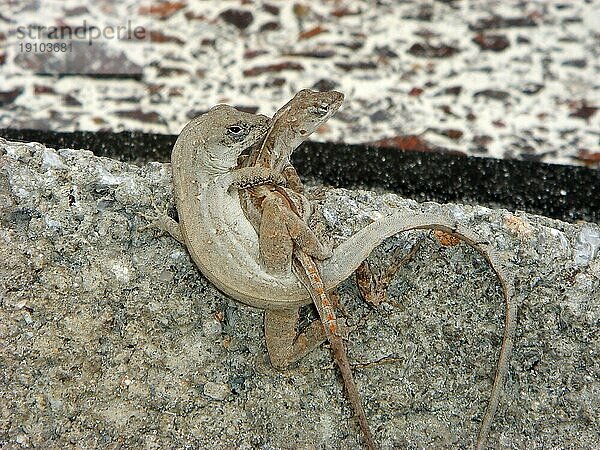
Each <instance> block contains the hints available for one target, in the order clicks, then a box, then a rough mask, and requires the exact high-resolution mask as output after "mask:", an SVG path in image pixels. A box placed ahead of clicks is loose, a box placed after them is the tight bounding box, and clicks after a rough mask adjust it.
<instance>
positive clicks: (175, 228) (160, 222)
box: [137, 208, 184, 244]
mask: <svg viewBox="0 0 600 450" xmlns="http://www.w3.org/2000/svg"><path fill="white" fill-rule="evenodd" d="M137 214H138V215H140V216H141V217H143V218H144V219H146V220H147V221H148V222H149V223H148V224H147V225H144V226H142V227H139V228H138V231H147V230H156V229H158V230H161V231H164V232H167V233H168V234H169V235H171V237H173V238H174V239H175V240H176V241H177V242H179V243H180V244H184V240H183V235H182V234H181V228H180V227H179V222H177V221H175V220H174V219H172V218H171V217H169V215H168V214H167V213H166V212H163V211H160V210H159V209H158V208H155V209H154V214H148V213H145V212H138V213H137Z"/></svg>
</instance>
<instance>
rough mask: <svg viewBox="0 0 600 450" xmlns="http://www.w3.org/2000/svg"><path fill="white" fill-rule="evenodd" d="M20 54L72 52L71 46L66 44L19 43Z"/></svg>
mask: <svg viewBox="0 0 600 450" xmlns="http://www.w3.org/2000/svg"><path fill="white" fill-rule="evenodd" d="M19 49H20V50H21V53H59V52H61V53H65V52H72V51H73V44H72V43H70V42H69V43H67V42H19Z"/></svg>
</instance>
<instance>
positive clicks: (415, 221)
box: [321, 211, 517, 450]
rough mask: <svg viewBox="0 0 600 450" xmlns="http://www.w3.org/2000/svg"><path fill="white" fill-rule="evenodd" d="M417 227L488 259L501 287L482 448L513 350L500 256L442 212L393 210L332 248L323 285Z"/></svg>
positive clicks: (507, 279) (509, 291) (507, 283)
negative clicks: (500, 322) (501, 313)
mask: <svg viewBox="0 0 600 450" xmlns="http://www.w3.org/2000/svg"><path fill="white" fill-rule="evenodd" d="M416 229H431V230H441V231H445V232H446V233H449V234H451V235H454V236H456V237H458V238H460V239H461V240H463V241H465V242H466V243H467V244H469V245H470V246H472V247H473V248H474V249H475V250H477V251H478V252H479V253H480V254H481V255H482V256H483V257H484V258H485V259H486V260H487V262H488V264H489V265H490V266H491V268H492V269H493V271H494V272H495V273H496V276H497V277H498V279H499V281H500V285H501V287H502V292H503V296H504V301H505V303H506V310H505V319H504V323H505V325H504V335H503V338H502V347H501V349H500V356H499V358H498V364H497V369H496V376H495V378H494V384H493V386H492V394H491V397H490V400H489V402H488V406H487V409H486V412H485V414H484V416H483V421H482V424H481V428H480V430H479V435H478V437H477V444H476V448H477V449H478V450H481V449H483V448H484V445H485V441H486V439H487V435H488V434H489V431H490V428H491V425H492V420H493V418H494V414H495V413H496V409H497V408H498V403H499V401H500V395H501V393H502V389H503V386H504V381H505V379H506V374H507V372H508V362H509V358H510V355H511V353H512V348H513V341H514V334H515V328H516V322H517V304H516V301H515V299H514V282H513V278H512V276H511V275H510V274H508V273H507V271H506V269H505V267H504V264H503V263H502V259H501V258H500V256H499V255H498V254H497V253H496V252H495V251H494V250H493V249H492V248H490V246H489V244H488V243H486V242H484V241H482V239H481V238H480V237H479V236H477V234H476V233H474V232H472V231H470V230H468V229H466V228H464V227H459V226H457V225H456V224H454V223H453V222H452V221H451V220H449V219H448V218H446V217H444V216H442V215H436V214H428V213H420V214H419V213H414V212H412V211H411V212H399V213H395V214H392V215H389V216H387V217H384V218H383V219H380V220H377V221H375V222H373V223H371V224H369V225H367V226H366V227H365V228H363V229H362V230H360V231H359V232H358V233H356V234H354V235H352V236H351V237H350V238H348V239H347V240H346V241H344V242H343V243H342V244H340V245H339V246H338V247H336V248H335V250H334V253H333V256H332V257H331V258H329V259H326V260H325V261H323V262H322V266H321V267H322V275H323V279H324V281H325V288H326V289H332V288H334V287H335V286H337V285H338V284H339V283H341V282H342V281H344V280H345V279H346V278H348V277H349V276H350V275H351V274H352V273H353V272H354V270H355V269H356V268H357V267H358V266H359V265H360V264H361V262H362V261H364V260H365V259H366V258H367V257H368V256H369V255H370V254H371V252H372V251H373V250H374V249H375V247H377V246H378V245H379V244H381V243H382V242H383V241H384V240H385V239H387V238H389V237H391V236H393V235H395V234H398V233H402V232H404V231H409V230H416Z"/></svg>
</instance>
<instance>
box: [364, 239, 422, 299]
mask: <svg viewBox="0 0 600 450" xmlns="http://www.w3.org/2000/svg"><path fill="white" fill-rule="evenodd" d="M424 239H425V238H421V239H419V240H418V241H417V243H416V244H414V245H413V246H412V248H411V249H410V251H409V252H408V253H406V254H405V253H404V252H403V250H404V249H403V248H402V247H397V248H396V250H394V253H393V254H392V256H391V258H390V261H389V263H388V266H387V267H386V268H385V269H384V270H382V271H381V272H380V273H379V274H377V275H376V274H375V273H374V270H373V269H372V268H371V265H370V264H369V261H368V260H366V259H365V260H364V261H363V262H362V263H361V264H360V265H359V266H358V267H357V269H356V271H355V275H356V284H357V285H358V290H359V292H360V294H361V296H362V297H363V299H364V300H365V301H366V302H367V303H370V304H372V305H374V306H379V305H380V304H381V302H383V301H386V300H387V290H388V289H389V287H390V284H391V282H392V280H393V279H394V277H395V276H396V274H397V273H398V270H400V267H402V265H403V264H404V263H406V262H407V261H409V260H410V259H411V258H412V257H413V256H414V255H415V253H417V251H418V250H419V247H421V243H422V242H423V240H424Z"/></svg>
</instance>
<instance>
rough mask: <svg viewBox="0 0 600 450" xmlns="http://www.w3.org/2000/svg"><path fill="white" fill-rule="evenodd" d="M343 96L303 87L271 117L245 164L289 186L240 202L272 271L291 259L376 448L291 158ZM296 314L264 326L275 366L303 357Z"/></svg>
mask: <svg viewBox="0 0 600 450" xmlns="http://www.w3.org/2000/svg"><path fill="white" fill-rule="evenodd" d="M343 99H344V95H343V94H342V93H340V92H336V91H329V92H313V91H311V90H308V89H303V90H301V91H300V92H298V93H297V94H296V95H295V96H294V98H292V99H291V100H290V101H289V102H288V103H287V104H286V105H284V106H283V107H282V108H280V109H279V110H278V111H277V112H276V113H275V115H274V116H273V120H272V124H271V128H270V129H269V131H268V132H267V135H266V136H265V138H264V140H263V143H262V145H261V146H260V147H259V148H257V149H256V150H255V151H254V152H252V153H251V154H250V157H249V158H248V161H247V164H248V166H250V167H264V168H266V169H268V168H271V169H273V170H276V171H281V172H283V174H284V175H285V176H286V179H287V181H288V184H289V185H290V187H291V189H286V188H282V187H279V186H269V185H261V186H258V187H255V188H250V189H248V190H247V191H248V192H249V195H248V194H247V193H244V192H241V196H242V197H243V198H244V197H245V200H246V201H245V202H243V203H242V204H243V205H244V210H245V212H246V215H247V216H248V218H249V220H251V221H252V222H253V225H254V226H255V228H256V229H257V231H258V233H259V248H260V253H261V257H262V260H263V263H264V265H265V269H266V270H267V271H268V272H270V273H286V272H289V270H290V263H291V262H292V261H293V269H294V272H295V273H296V275H297V276H298V278H299V279H300V280H301V281H302V282H303V284H304V285H305V286H306V288H307V290H308V292H309V294H310V296H311V298H312V299H313V302H314V304H315V306H316V307H317V311H318V312H319V316H320V319H321V323H322V324H323V326H324V329H323V330H324V336H325V337H327V340H328V341H329V343H330V345H331V348H332V350H333V354H334V360H335V362H336V364H337V365H338V367H339V369H340V372H341V374H342V378H343V380H344V386H345V387H346V391H347V393H348V398H349V400H350V403H351V405H352V408H353V410H354V412H355V414H356V416H357V418H358V422H359V424H360V428H361V430H362V432H363V434H364V436H365V441H366V444H367V447H368V448H370V449H373V448H375V443H374V442H373V437H372V435H371V431H370V429H369V425H368V421H367V417H366V414H365V411H364V408H363V406H362V401H361V399H360V395H359V393H358V388H357V387H356V382H355V380H354V377H353V375H352V369H351V367H350V362H349V361H348V356H347V353H346V348H345V344H344V341H343V339H342V335H341V332H340V330H339V325H338V323H337V319H336V315H335V309H334V307H333V302H332V300H331V298H330V297H329V295H328V293H327V291H326V290H325V286H324V283H323V279H322V277H321V274H320V271H319V267H318V266H317V264H316V262H315V260H314V259H313V257H315V258H318V259H325V258H324V257H322V256H325V257H327V256H330V255H323V253H322V248H323V247H322V245H321V244H320V243H319V241H318V239H317V238H316V236H315V235H314V233H313V232H312V230H311V229H310V228H309V227H308V225H307V223H306V218H307V214H306V213H307V211H306V210H305V209H304V208H305V206H304V205H307V204H308V205H310V204H309V202H308V200H307V199H305V198H304V196H303V195H302V191H303V186H302V182H301V181H300V178H299V177H298V175H297V173H296V170H295V169H294V168H293V166H292V165H291V162H290V156H291V154H292V152H293V151H294V149H295V148H296V147H298V146H299V145H300V144H301V143H302V142H303V141H304V140H305V139H306V138H308V136H310V135H311V134H312V133H313V132H314V131H315V130H316V129H317V128H318V127H319V126H320V125H322V124H323V123H325V122H326V121H327V120H328V119H329V118H330V117H331V116H332V115H333V114H334V113H335V112H336V111H337V110H338V108H339V107H340V105H341V104H342V101H343ZM303 207H304V208H303ZM301 208H302V209H301ZM309 212H310V211H308V213H309ZM299 243H300V244H299ZM307 244H308V245H307ZM292 256H293V258H292ZM297 316H298V313H297V311H293V312H291V313H290V314H288V317H289V321H288V323H285V319H284V316H283V315H282V314H281V313H278V314H277V319H276V321H275V322H274V323H269V322H271V315H270V314H266V315H265V329H268V330H270V331H269V332H268V333H267V334H266V339H267V347H268V349H269V354H270V356H271V359H272V362H273V364H274V365H275V366H277V367H280V366H282V365H283V363H285V365H287V364H291V363H293V362H295V361H296V360H297V359H298V358H299V357H300V356H301V355H298V354H296V353H295V351H294V350H295V349H294V346H293V343H294V342H295V341H296V338H297V333H296V331H295V328H296V322H297ZM313 327H315V333H314V334H313V335H311V337H313V338H314V339H316V340H317V342H310V343H308V344H309V345H308V346H307V347H313V346H315V345H318V343H320V341H322V339H323V334H322V333H318V332H317V331H316V330H317V329H318V327H319V323H317V324H315V325H313ZM277 328H279V329H277ZM271 336H277V339H276V340H275V341H271Z"/></svg>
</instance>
